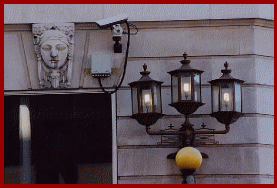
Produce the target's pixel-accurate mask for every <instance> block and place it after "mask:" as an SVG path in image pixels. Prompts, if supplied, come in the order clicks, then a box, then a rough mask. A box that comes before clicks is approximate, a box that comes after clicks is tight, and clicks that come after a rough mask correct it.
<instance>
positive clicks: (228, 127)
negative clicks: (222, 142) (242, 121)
mask: <svg viewBox="0 0 277 188" xmlns="http://www.w3.org/2000/svg"><path fill="white" fill-rule="evenodd" d="M229 131H230V126H229V125H225V130H222V131H194V132H193V134H227V133H228V132H229Z"/></svg>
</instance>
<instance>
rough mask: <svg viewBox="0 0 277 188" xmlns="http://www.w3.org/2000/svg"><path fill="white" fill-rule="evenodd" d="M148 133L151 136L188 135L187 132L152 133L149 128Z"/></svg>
mask: <svg viewBox="0 0 277 188" xmlns="http://www.w3.org/2000/svg"><path fill="white" fill-rule="evenodd" d="M146 132H147V134H149V135H186V134H187V132H186V131H175V132H172V131H151V130H150V128H149V127H146Z"/></svg>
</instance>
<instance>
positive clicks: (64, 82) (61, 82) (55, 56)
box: [32, 23, 75, 89]
mask: <svg viewBox="0 0 277 188" xmlns="http://www.w3.org/2000/svg"><path fill="white" fill-rule="evenodd" d="M32 31H33V36H34V44H35V53H36V55H37V60H38V76H39V83H40V86H41V88H55V89H56V88H68V87H70V81H71V77H72V64H73V50H74V31H75V27H74V23H46V24H33V28H32Z"/></svg>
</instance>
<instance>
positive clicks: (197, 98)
mask: <svg viewBox="0 0 277 188" xmlns="http://www.w3.org/2000/svg"><path fill="white" fill-rule="evenodd" d="M200 83H201V76H200V74H195V75H194V88H195V89H194V101H196V102H201V90H200V89H201V88H200V87H201V85H200Z"/></svg>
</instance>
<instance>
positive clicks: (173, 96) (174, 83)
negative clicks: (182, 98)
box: [171, 75, 179, 103]
mask: <svg viewBox="0 0 277 188" xmlns="http://www.w3.org/2000/svg"><path fill="white" fill-rule="evenodd" d="M171 79H172V80H171V87H172V90H171V92H172V93H171V100H172V103H174V102H178V96H179V95H178V75H173V76H172V77H171Z"/></svg>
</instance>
